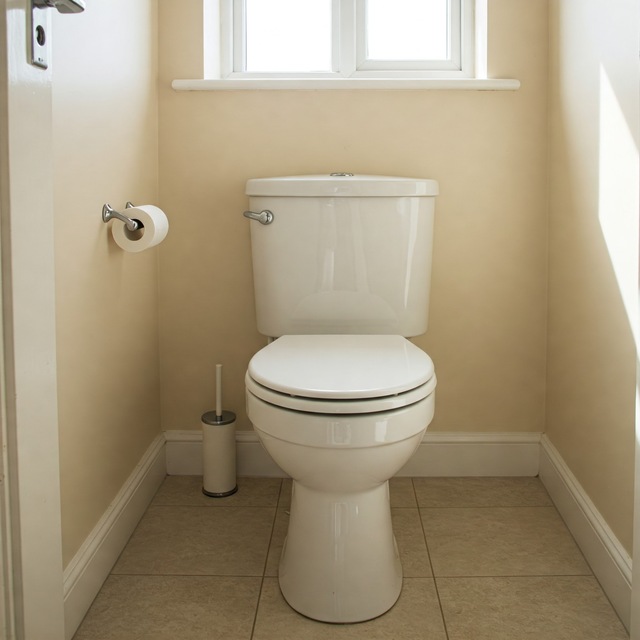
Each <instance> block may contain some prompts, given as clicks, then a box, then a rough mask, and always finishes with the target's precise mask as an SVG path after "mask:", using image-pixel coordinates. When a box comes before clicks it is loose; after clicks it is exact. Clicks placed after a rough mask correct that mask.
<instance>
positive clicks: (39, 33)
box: [36, 25, 47, 47]
mask: <svg viewBox="0 0 640 640" xmlns="http://www.w3.org/2000/svg"><path fill="white" fill-rule="evenodd" d="M46 41H47V34H46V33H45V31H44V28H43V27H42V26H41V25H38V26H37V27H36V42H37V43H38V44H39V45H40V46H41V47H44V43H45V42H46Z"/></svg>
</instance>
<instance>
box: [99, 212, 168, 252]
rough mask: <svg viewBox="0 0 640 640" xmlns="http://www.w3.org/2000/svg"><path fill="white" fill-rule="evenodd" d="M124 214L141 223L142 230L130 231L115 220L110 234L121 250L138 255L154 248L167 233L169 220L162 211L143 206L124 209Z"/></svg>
mask: <svg viewBox="0 0 640 640" xmlns="http://www.w3.org/2000/svg"><path fill="white" fill-rule="evenodd" d="M125 214H126V215H127V216H129V218H133V219H134V220H138V221H139V222H141V223H142V228H140V229H137V230H136V231H130V230H129V229H127V225H126V224H122V223H120V222H119V221H117V220H116V221H115V223H114V224H112V225H111V233H112V234H113V239H114V240H115V241H116V243H117V244H118V246H119V247H120V248H121V249H124V250H125V251H130V252H132V253H138V252H140V251H144V250H145V249H149V248H151V247H155V246H156V245H157V244H160V243H161V242H162V241H163V240H164V239H165V236H166V235H167V232H168V231H169V220H167V216H166V215H165V213H164V211H162V209H159V208H158V207H154V206H153V205H152V204H144V205H140V206H139V207H130V208H129V209H126V210H125Z"/></svg>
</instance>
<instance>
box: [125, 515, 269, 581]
mask: <svg viewBox="0 0 640 640" xmlns="http://www.w3.org/2000/svg"><path fill="white" fill-rule="evenodd" d="M274 517H275V508H266V507H228V508H226V509H209V508H207V507H149V509H148V510H147V512H146V514H145V515H144V517H143V518H142V520H141V521H140V524H139V525H138V527H137V529H136V530H135V531H134V533H133V536H132V537H131V540H130V541H129V543H128V544H127V546H126V547H125V550H124V551H123V553H122V555H121V556H120V559H119V560H118V562H117V564H116V566H115V568H114V569H113V573H116V574H153V575H160V574H164V575H236V576H257V575H262V572H263V570H264V565H265V561H266V558H267V550H268V546H269V540H270V538H271V530H272V528H273V521H274Z"/></svg>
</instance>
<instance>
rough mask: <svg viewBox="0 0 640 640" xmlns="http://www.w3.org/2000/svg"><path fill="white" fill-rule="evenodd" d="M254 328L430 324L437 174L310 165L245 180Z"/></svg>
mask: <svg viewBox="0 0 640 640" xmlns="http://www.w3.org/2000/svg"><path fill="white" fill-rule="evenodd" d="M246 193H247V195H248V196H249V206H250V209H251V211H254V212H261V211H263V210H265V209H267V210H269V211H271V212H272V213H273V221H272V222H271V223H270V224H261V223H260V222H258V221H257V220H251V222H250V228H251V250H252V260H253V278H254V292H255V302H256V315H257V325H258V331H259V332H260V333H262V334H263V335H266V336H272V337H277V336H281V335H286V334H326V333H335V334H397V335H402V336H405V337H410V336H415V335H419V334H421V333H424V332H425V331H426V330H427V319H428V312H429V289H430V279H431V256H432V240H433V214H434V201H435V196H436V195H437V194H438V183H437V182H435V181H434V180H426V179H415V178H399V177H388V176H370V175H351V174H337V175H336V174H333V175H308V176H289V177H279V178H259V179H253V180H249V181H248V182H247V188H246Z"/></svg>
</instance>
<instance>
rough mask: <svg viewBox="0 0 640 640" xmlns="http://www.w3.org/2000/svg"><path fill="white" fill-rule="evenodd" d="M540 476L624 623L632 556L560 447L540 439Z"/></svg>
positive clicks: (628, 617)
mask: <svg viewBox="0 0 640 640" xmlns="http://www.w3.org/2000/svg"><path fill="white" fill-rule="evenodd" d="M540 445H541V446H540V479H541V480H542V483H543V484H544V486H545V488H546V489H547V491H548V492H549V495H550V496H551V499H552V500H553V502H554V504H555V506H556V508H557V509H558V511H559V513H560V515H561V516H562V519H563V520H564V521H565V523H566V525H567V527H568V528H569V531H571V534H572V535H573V537H574V538H575V540H576V542H577V543H578V546H579V547H580V549H581V550H582V553H583V554H584V556H585V558H586V560H587V562H588V563H589V565H590V566H591V569H592V571H593V573H594V575H595V576H596V578H597V579H598V581H599V582H600V584H601V585H602V588H603V589H604V592H605V593H606V594H607V597H608V598H609V600H610V601H611V604H612V605H613V607H614V608H615V610H616V612H617V613H618V615H619V616H620V619H621V620H622V623H623V624H624V625H625V627H626V628H627V629H629V625H630V620H631V566H632V564H631V558H630V557H629V554H628V553H627V552H626V551H625V549H624V547H623V546H622V545H621V544H620V541H619V540H618V539H617V538H616V536H615V535H614V533H613V531H611V529H610V527H609V525H607V523H606V522H605V520H604V518H603V517H602V516H601V515H600V512H599V511H598V510H597V509H596V507H595V505H594V504H593V502H591V500H590V499H589V496H587V494H586V493H585V491H584V489H583V488H582V486H581V485H580V483H579V482H578V480H577V479H576V477H575V476H574V475H573V473H572V472H571V470H570V469H569V467H568V466H567V464H566V463H565V461H564V460H563V459H562V456H561V455H560V454H559V453H558V450H557V449H556V448H555V447H554V446H553V444H551V442H550V440H549V439H548V438H547V437H546V436H544V435H543V436H542V438H541V441H540Z"/></svg>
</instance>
